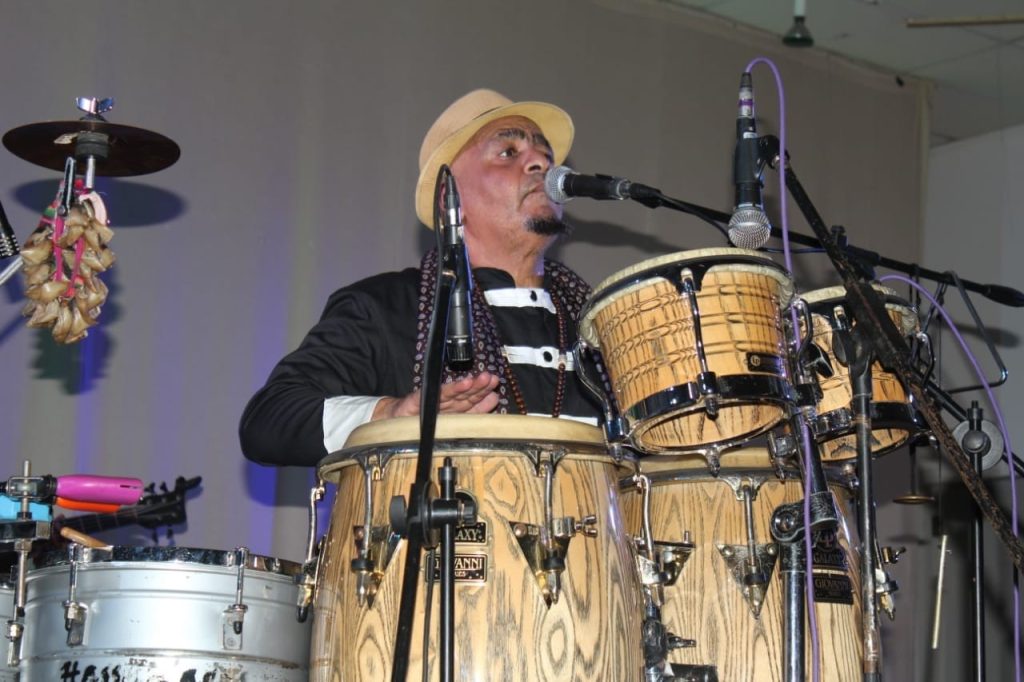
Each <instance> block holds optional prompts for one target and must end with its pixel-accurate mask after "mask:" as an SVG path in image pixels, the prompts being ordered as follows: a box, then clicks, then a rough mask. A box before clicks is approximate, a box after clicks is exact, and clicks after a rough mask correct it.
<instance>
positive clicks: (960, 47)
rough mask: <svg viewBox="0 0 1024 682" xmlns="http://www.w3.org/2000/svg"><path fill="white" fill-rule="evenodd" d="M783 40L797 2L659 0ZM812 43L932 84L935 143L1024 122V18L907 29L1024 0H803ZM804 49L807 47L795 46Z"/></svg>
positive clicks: (992, 13)
mask: <svg viewBox="0 0 1024 682" xmlns="http://www.w3.org/2000/svg"><path fill="white" fill-rule="evenodd" d="M661 1H662V2H664V3H665V4H669V5H676V6H679V7H684V8H687V9H689V10H696V11H700V12H707V13H709V14H713V15H717V16H719V17H723V18H726V19H729V20H732V21H735V22H736V23H738V24H745V25H748V26H753V27H755V28H758V29H761V30H764V31H767V32H769V33H772V34H775V35H778V36H779V37H780V41H781V37H782V36H783V35H784V34H785V33H786V32H787V31H788V30H789V28H790V26H792V24H793V10H794V2H793V0H661ZM806 6H807V9H806V12H805V14H806V26H807V28H808V29H809V31H810V33H811V35H812V36H813V38H814V47H813V48H811V49H823V50H826V51H828V52H832V53H835V54H839V55H842V56H844V57H849V58H851V59H855V60H857V61H860V62H865V63H868V64H872V65H874V66H877V67H879V68H881V69H883V70H885V71H889V72H891V73H893V75H894V76H914V77H918V78H923V79H927V80H930V81H932V82H933V83H934V84H935V89H934V92H933V97H932V118H931V128H932V130H931V132H932V144H933V145H939V144H944V143H947V142H951V141H954V140H958V139H962V138H965V137H973V136H975V135H980V134H983V133H987V132H991V131H994V130H999V129H1002V128H1007V127H1010V126H1014V125H1018V124H1022V123H1024V23H1016V24H1003V25H986V26H959V27H941V28H908V27H907V25H906V24H907V20H908V19H926V18H927V19H946V18H962V17H972V18H974V17H985V18H993V17H1006V16H1015V17H1024V0H806ZM792 49H807V48H792Z"/></svg>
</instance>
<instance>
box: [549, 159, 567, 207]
mask: <svg viewBox="0 0 1024 682" xmlns="http://www.w3.org/2000/svg"><path fill="white" fill-rule="evenodd" d="M570 173H572V168H569V167H568V166H555V167H554V168H552V169H550V170H549V171H548V174H547V175H545V176H544V193H545V194H547V195H548V199H551V201H553V202H555V203H556V204H564V203H565V202H567V201H569V200H570V199H572V197H571V196H569V195H568V194H566V193H565V190H564V189H563V185H564V183H565V177H566V176H567V175H569V174H570Z"/></svg>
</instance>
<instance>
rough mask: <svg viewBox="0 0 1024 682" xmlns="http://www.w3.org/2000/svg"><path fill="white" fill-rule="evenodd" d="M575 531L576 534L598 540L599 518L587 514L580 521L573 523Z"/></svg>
mask: <svg viewBox="0 0 1024 682" xmlns="http://www.w3.org/2000/svg"><path fill="white" fill-rule="evenodd" d="M570 518H571V517H570ZM573 531H574V532H576V533H581V534H583V535H584V536H586V537H588V538H596V537H597V516H595V515H594V514H587V515H586V516H584V517H583V518H582V519H580V520H579V521H575V522H574V523H573Z"/></svg>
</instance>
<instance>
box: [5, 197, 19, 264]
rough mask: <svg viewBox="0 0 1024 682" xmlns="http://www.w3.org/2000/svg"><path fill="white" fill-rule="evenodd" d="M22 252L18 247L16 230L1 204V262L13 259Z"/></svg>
mask: <svg viewBox="0 0 1024 682" xmlns="http://www.w3.org/2000/svg"><path fill="white" fill-rule="evenodd" d="M20 252H21V249H20V248H19V247H18V238H17V237H15V236H14V228H12V227H11V222H10V221H9V220H7V214H6V213H5V212H4V205H3V204H2V203H0V260H6V259H8V258H13V257H15V256H17V255H18V254H19V253H20Z"/></svg>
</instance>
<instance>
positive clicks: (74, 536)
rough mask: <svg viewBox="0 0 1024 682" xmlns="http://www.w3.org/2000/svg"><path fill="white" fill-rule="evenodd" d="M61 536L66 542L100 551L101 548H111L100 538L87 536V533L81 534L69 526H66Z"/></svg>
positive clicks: (61, 531) (61, 530)
mask: <svg viewBox="0 0 1024 682" xmlns="http://www.w3.org/2000/svg"><path fill="white" fill-rule="evenodd" d="M60 535H61V537H62V538H64V539H65V540H70V541H71V542H77V543H78V544H80V545H85V546H86V547H92V548H94V549H99V548H101V547H110V545H109V544H108V543H106V542H103V541H102V540H100V539H98V538H94V537H93V536H91V535H86V534H85V533H80V532H78V531H77V530H75V529H74V528H68V527H67V526H64V527H63V528H61V529H60Z"/></svg>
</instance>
